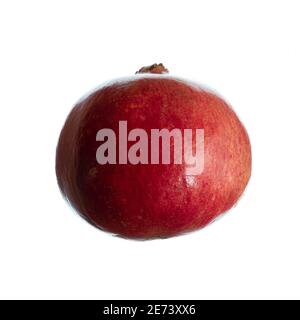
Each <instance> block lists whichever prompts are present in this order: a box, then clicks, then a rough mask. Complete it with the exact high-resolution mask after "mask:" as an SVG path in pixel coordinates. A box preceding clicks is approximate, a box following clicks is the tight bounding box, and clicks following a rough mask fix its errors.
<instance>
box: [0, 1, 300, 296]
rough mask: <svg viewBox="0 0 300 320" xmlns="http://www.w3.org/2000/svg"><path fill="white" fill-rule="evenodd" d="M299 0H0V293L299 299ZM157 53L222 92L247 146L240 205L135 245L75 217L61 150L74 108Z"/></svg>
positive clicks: (170, 66)
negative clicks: (248, 171)
mask: <svg viewBox="0 0 300 320" xmlns="http://www.w3.org/2000/svg"><path fill="white" fill-rule="evenodd" d="M299 16H300V2H299V1H296V0H295V1H292V0H282V1H276V0H272V1H267V0H265V1H261V0H259V1H257V0H252V1H240V0H236V1H233V0H228V1H214V0H207V1H199V0H197V1H188V0H187V1H175V0H172V1H156V0H152V1H141V0H138V1H115V0H111V1H87V0H85V1H31V0H29V1H13V0H12V1H5V0H4V1H1V4H0V48H1V49H0V88H1V90H0V98H1V105H0V121H1V126H0V134H1V153H0V155H1V156H0V172H1V174H0V189H1V190H0V192H1V209H0V298H28V299H33V298H39V299H44V298H56V299H61V298H66V299H72V298H82V299H88V298H91V299H113V298H116V299H134V298H135V299H136V298H142V299H144V298H149V299H150V298H156V299H161V298H166V299H167V298H168V299H189V298H191V299H211V298H213V299H223V298H225V299H235V298H237V299H246V298H250V299H252V298H256V299H261V298H268V299H269V298H270V299H272V298H298V299H299V298H300V273H299V270H300V256H299V245H300V204H299V198H300V196H299V191H300V190H299V189H300V188H299V179H300V171H299V163H300V143H299V138H300V125H299V116H300V92H299V83H300V62H299V61H300V40H299V39H300V36H299V30H300V19H299ZM154 62H163V63H164V64H165V65H166V67H167V68H168V69H169V70H170V73H171V74H174V75H179V76H182V77H185V78H190V79H193V80H196V81H198V82H200V83H203V84H205V85H208V86H209V87H211V88H213V89H215V90H216V91H217V92H220V93H221V95H222V96H224V97H225V98H226V99H227V100H228V101H229V102H230V103H231V104H232V106H233V107H234V109H235V110H236V111H237V113H238V114H239V116H240V118H241V120H242V121H243V122H244V124H245V126H246V128H247V130H248V132H249V135H250V138H251V142H252V148H253V175H252V179H251V181H250V184H249V187H248V188H247V190H246V193H245V194H244V196H243V198H242V199H241V201H240V202H239V203H238V206H237V207H235V208H234V209H233V210H231V211H230V213H228V214H227V215H226V216H225V217H223V218H222V219H219V220H218V221H217V222H215V223H213V224H212V225H210V226H209V227H207V228H205V229H203V230H200V231H199V232H195V233H192V234H189V235H186V236H181V237H175V238H171V239H168V240H154V241H146V242H139V241H129V240H124V239H120V238H117V237H113V236H111V235H109V234H106V233H103V232H101V231H99V230H97V229H95V228H93V227H91V226H90V225H89V224H87V223H86V222H85V221H84V220H83V219H81V218H79V217H78V216H77V215H75V214H74V213H73V212H72V210H71V209H70V208H69V207H68V206H67V204H66V203H65V202H64V201H63V199H62V197H61V195H60V192H59V190H58V187H57V184H56V177H55V148H56V143H57V139H58V135H59V132H60V130H61V128H62V125H63V123H64V120H65V118H66V116H67V114H68V113H69V111H70V109H71V107H72V105H73V104H74V102H76V100H77V99H78V98H80V97H81V96H82V95H83V94H84V93H85V92H86V91H88V90H90V89H92V88H93V87H95V86H97V85H99V84H100V83H101V82H104V81H106V80H109V79H112V78H115V77H119V76H126V75H131V74H134V72H135V71H136V70H138V69H139V68H140V67H142V66H144V65H148V64H152V63H154Z"/></svg>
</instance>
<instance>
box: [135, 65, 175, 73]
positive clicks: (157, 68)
mask: <svg viewBox="0 0 300 320" xmlns="http://www.w3.org/2000/svg"><path fill="white" fill-rule="evenodd" d="M137 73H156V74H163V73H169V71H168V69H167V68H166V67H165V66H164V65H163V64H162V63H154V64H152V65H151V66H146V67H143V68H141V69H140V70H139V71H137V72H136V74H137Z"/></svg>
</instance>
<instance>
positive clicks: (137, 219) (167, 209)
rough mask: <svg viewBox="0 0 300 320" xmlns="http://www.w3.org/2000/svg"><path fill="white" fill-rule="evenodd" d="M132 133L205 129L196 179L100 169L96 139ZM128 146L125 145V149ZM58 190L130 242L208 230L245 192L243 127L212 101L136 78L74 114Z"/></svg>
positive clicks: (177, 83)
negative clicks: (106, 133) (124, 125)
mask: <svg viewBox="0 0 300 320" xmlns="http://www.w3.org/2000/svg"><path fill="white" fill-rule="evenodd" d="M120 120H127V121H128V131H129V130H131V129H134V128H143V129H145V130H147V132H150V129H154V128H158V129H162V128H167V129H169V130H171V129H173V128H181V129H184V128H192V129H196V128H199V129H201V128H204V136H205V142H204V143H205V153H204V157H205V165H204V171H203V173H202V174H201V175H198V176H194V177H193V178H192V179H191V178H189V177H187V176H186V175H185V165H184V164H182V165H174V164H173V165H172V164H171V165H163V164H161V165H141V164H138V165H131V164H127V165H109V164H107V165H99V164H98V163H97V161H96V150H97V148H98V147H99V145H100V142H98V141H96V133H97V132H98V130H100V129H102V128H112V129H114V130H115V132H116V133H117V132H118V122H119V121H120ZM128 146H130V144H129V145H128ZM56 172H57V178H58V183H59V186H60V189H61V191H62V193H63V194H64V196H65V197H66V198H67V199H68V201H69V202H70V203H71V204H72V206H73V207H74V208H76V210H78V212H79V213H80V214H81V215H82V216H83V217H85V218H86V219H87V220H88V221H90V222H91V223H92V224H94V225H95V226H97V227H99V228H101V229H103V230H106V231H109V232H112V233H114V234H118V235H121V236H125V237H128V238H141V239H150V238H158V237H169V236H174V235H177V234H180V233H183V232H188V231H191V230H195V229H198V228H201V227H203V226H205V225H207V224H208V223H209V222H211V221H212V220H213V219H214V218H216V217H217V216H218V215H219V214H221V213H223V212H224V211H226V210H228V209H230V208H231V207H232V206H233V205H234V204H235V202H236V201H237V200H238V198H239V197H240V195H241V194H242V192H243V191H244V189H245V186H246V185H247V182H248V180H249V177H250V172H251V150H250V143H249V138H248V135H247V133H246V131H245V128H244V127H243V125H242V124H241V122H240V121H239V119H238V118H237V116H236V114H235V113H234V111H233V110H232V109H231V108H230V107H229V106H228V105H227V104H226V103H225V102H224V101H223V100H222V99H221V98H219V97H217V96H216V95H215V94H212V93H210V92H207V91H205V90H203V89H201V88H199V87H198V88H197V87H196V86H195V85H191V84H189V83H187V82H184V81H182V80H177V79H174V78H171V77H166V76H160V75H159V76H147V77H143V76H142V77H141V76H136V77H133V78H132V79H131V80H128V81H122V82H116V83H114V84H111V85H109V86H106V87H103V88H101V89H99V90H97V91H95V92H94V93H92V94H90V95H89V96H88V97H87V98H85V99H84V100H83V101H81V102H79V103H78V104H77V105H76V106H75V107H74V109H73V110H72V111H71V113H70V115H69V117H68V118H67V120H66V123H65V125H64V127H63V130H62V132H61V135H60V139H59V143H58V147H57V158H56Z"/></svg>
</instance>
